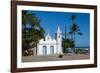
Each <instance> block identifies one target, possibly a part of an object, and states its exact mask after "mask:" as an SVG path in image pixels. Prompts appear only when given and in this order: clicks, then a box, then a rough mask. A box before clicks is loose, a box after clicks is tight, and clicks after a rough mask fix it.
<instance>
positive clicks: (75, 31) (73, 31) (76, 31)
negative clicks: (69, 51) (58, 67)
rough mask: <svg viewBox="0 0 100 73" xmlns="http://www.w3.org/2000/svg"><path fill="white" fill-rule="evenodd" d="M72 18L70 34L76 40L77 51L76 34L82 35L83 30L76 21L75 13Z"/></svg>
mask: <svg viewBox="0 0 100 73" xmlns="http://www.w3.org/2000/svg"><path fill="white" fill-rule="evenodd" d="M71 20H72V25H71V27H70V32H69V34H71V39H72V40H73V41H74V49H73V52H74V53H75V39H76V38H75V36H76V34H78V35H82V32H81V31H80V28H79V26H78V25H77V24H76V22H75V20H76V16H75V15H72V17H71Z"/></svg>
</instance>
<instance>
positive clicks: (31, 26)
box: [22, 11, 45, 51]
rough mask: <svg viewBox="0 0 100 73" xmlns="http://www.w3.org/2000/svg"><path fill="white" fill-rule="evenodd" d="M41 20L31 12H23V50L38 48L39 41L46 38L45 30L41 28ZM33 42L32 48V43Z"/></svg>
mask: <svg viewBox="0 0 100 73" xmlns="http://www.w3.org/2000/svg"><path fill="white" fill-rule="evenodd" d="M40 22H41V21H40V20H39V18H38V17H37V16H36V14H34V13H32V12H30V11H22V50H23V51H24V50H27V49H29V48H31V47H36V45H37V43H38V41H39V39H41V38H44V33H45V31H44V29H43V28H42V27H41V26H40ZM31 42H33V44H32V46H30V43H31Z"/></svg>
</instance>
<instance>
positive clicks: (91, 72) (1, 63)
mask: <svg viewBox="0 0 100 73" xmlns="http://www.w3.org/2000/svg"><path fill="white" fill-rule="evenodd" d="M33 1H46V2H59V3H73V4H88V5H98V13H99V14H98V19H100V8H99V7H100V5H99V3H100V1H99V0H33ZM99 24H100V20H98V28H99V29H98V37H100V33H99V32H100V25H99ZM98 40H100V38H98ZM98 43H100V41H98ZM98 52H99V53H98V56H99V57H98V67H97V68H86V69H85V68H84V69H69V70H55V71H42V72H34V73H55V72H56V73H76V72H77V73H87V72H88V73H99V72H100V46H98ZM0 73H10V0H0ZM28 73H29V72H28ZM31 73H33V72H31Z"/></svg>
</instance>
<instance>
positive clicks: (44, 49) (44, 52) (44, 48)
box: [43, 46, 47, 55]
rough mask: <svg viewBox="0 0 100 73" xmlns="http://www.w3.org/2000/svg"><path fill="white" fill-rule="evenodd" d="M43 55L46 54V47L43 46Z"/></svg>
mask: <svg viewBox="0 0 100 73" xmlns="http://www.w3.org/2000/svg"><path fill="white" fill-rule="evenodd" d="M43 55H47V47H46V46H43Z"/></svg>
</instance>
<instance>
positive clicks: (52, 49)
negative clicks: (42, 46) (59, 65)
mask: <svg viewBox="0 0 100 73" xmlns="http://www.w3.org/2000/svg"><path fill="white" fill-rule="evenodd" d="M50 54H54V46H50Z"/></svg>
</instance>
